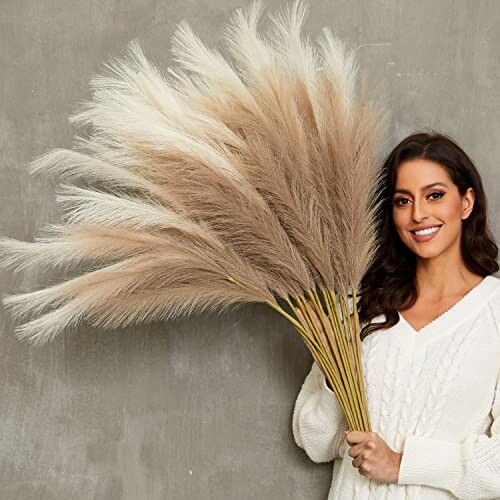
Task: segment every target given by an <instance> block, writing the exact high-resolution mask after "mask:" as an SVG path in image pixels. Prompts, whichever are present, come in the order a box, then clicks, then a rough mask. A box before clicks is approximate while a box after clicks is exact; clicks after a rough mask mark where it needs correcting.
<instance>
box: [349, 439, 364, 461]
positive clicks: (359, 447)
mask: <svg viewBox="0 0 500 500" xmlns="http://www.w3.org/2000/svg"><path fill="white" fill-rule="evenodd" d="M365 442H366V441H363V442H361V443H359V444H355V445H353V446H352V447H351V449H350V450H349V453H348V454H349V456H350V457H352V458H356V457H357V456H358V455H359V454H360V453H362V452H363V451H365V450H366V446H365Z"/></svg>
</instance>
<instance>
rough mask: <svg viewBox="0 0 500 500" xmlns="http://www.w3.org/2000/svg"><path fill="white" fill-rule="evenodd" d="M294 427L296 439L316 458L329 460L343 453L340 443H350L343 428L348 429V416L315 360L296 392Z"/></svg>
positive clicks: (298, 443) (319, 461) (321, 460)
mask: <svg viewBox="0 0 500 500" xmlns="http://www.w3.org/2000/svg"><path fill="white" fill-rule="evenodd" d="M292 428H293V436H294V439H295V442H296V443H297V445H298V446H299V447H300V448H302V449H303V450H305V452H306V453H307V455H308V456H309V458H310V459H311V460H312V461H313V462H316V463H321V462H330V461H331V460H333V459H334V458H337V457H340V456H341V453H342V451H341V450H339V447H340V445H341V444H342V445H345V446H346V447H347V443H346V442H345V439H344V431H345V430H348V425H347V421H346V418H345V416H344V413H343V412H342V408H341V407H340V404H339V402H338V399H337V397H336V396H335V393H334V392H333V391H332V390H331V389H329V388H328V387H327V386H326V380H325V376H324V375H323V373H322V372H321V370H320V368H319V366H318V365H317V363H316V362H313V364H312V367H311V371H310V372H309V374H308V375H307V377H306V379H305V380H304V383H303V384H302V388H301V389H300V392H299V395H298V396H297V400H296V402H295V408H294V411H293V422H292ZM343 449H344V448H343Z"/></svg>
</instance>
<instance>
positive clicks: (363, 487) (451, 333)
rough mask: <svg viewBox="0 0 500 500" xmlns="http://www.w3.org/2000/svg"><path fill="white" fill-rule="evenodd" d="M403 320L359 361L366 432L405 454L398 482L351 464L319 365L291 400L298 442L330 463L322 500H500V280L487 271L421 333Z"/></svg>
mask: <svg viewBox="0 0 500 500" xmlns="http://www.w3.org/2000/svg"><path fill="white" fill-rule="evenodd" d="M399 318H400V320H399V322H398V323H397V324H396V325H394V326H393V327H392V328H390V329H386V330H376V331H375V332H373V333H372V334H371V335H369V336H368V337H367V338H366V339H365V340H364V341H363V343H362V359H361V360H362V364H363V373H364V378H365V386H366V392H367V402H368V409H369V412H370V419H371V423H372V429H373V431H375V432H377V433H379V435H380V436H381V437H382V438H383V439H384V440H385V441H386V442H387V444H388V445H389V446H390V447H391V448H392V449H393V450H395V451H397V452H402V453H403V457H402V461H401V466H400V471H399V477H398V482H397V484H383V483H378V482H377V481H372V480H368V479H367V478H365V477H364V476H362V475H361V474H359V472H358V469H356V468H355V467H353V466H352V460H353V459H352V458H351V457H350V456H349V455H348V451H349V449H350V448H349V446H348V445H347V443H346V441H345V439H344V431H345V430H347V429H348V426H347V421H346V419H345V416H344V414H343V413H342V410H341V408H340V405H339V403H338V400H337V397H336V396H335V394H334V393H333V391H331V390H330V389H329V388H328V386H327V385H326V380H325V377H324V376H323V374H322V372H321V370H320V369H319V367H318V365H317V364H316V363H315V362H314V363H313V364H312V366H311V370H310V372H309V374H308V375H307V376H306V378H305V380H304V383H303V385H302V387H301V389H300V392H299V394H298V396H297V400H296V403H295V407H294V411H293V418H292V428H293V435H294V439H295V442H296V443H297V445H298V446H299V447H300V448H302V449H303V450H304V451H305V452H306V453H307V455H308V456H309V458H310V459H311V460H312V461H314V462H317V463H321V462H331V461H333V473H332V483H331V486H330V492H329V495H328V500H344V499H346V500H347V499H349V500H350V499H362V500H367V499H368V500H369V499H376V500H379V499H384V500H385V499H426V500H434V499H447V498H460V499H471V500H478V499H487V498H489V499H500V279H499V278H497V277H495V276H493V275H489V276H487V277H486V278H484V279H483V281H481V282H480V283H479V284H478V285H476V286H475V287H474V288H473V289H472V290H471V291H469V293H468V294H467V295H465V296H464V297H463V298H462V299H461V300H459V301H458V302H457V303H456V304H455V305H454V306H452V307H451V308H450V309H448V310H447V311H445V312H444V313H443V314H441V315H440V316H439V317H437V318H436V319H434V320H433V321H432V322H430V323H428V324H427V325H426V326H425V327H423V328H421V329H420V330H418V331H416V330H414V329H413V328H412V327H411V326H410V325H409V324H408V323H407V322H406V321H405V319H404V318H403V317H402V316H401V315H399ZM383 320H384V316H383V315H381V316H378V317H377V318H374V319H373V320H372V322H375V323H376V322H381V321H383Z"/></svg>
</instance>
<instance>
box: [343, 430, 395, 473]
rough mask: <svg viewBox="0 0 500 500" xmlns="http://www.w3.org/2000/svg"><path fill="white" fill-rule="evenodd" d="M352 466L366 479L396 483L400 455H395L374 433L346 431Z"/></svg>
mask: <svg viewBox="0 0 500 500" xmlns="http://www.w3.org/2000/svg"><path fill="white" fill-rule="evenodd" d="M346 441H347V444H348V445H349V446H350V447H351V449H350V450H349V452H348V453H349V456H350V457H352V458H353V461H352V465H353V467H356V468H357V469H358V472H359V473H360V474H361V475H362V476H365V477H366V478H367V479H373V480H375V481H378V482H380V483H397V482H398V475H399V466H400V464H401V458H402V457H403V454H402V453H397V452H395V451H393V450H392V449H391V448H389V445H388V444H387V443H386V442H385V441H384V440H383V439H382V438H381V437H380V436H379V435H378V434H377V433H376V432H361V431H351V432H348V431H346Z"/></svg>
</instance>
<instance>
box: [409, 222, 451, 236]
mask: <svg viewBox="0 0 500 500" xmlns="http://www.w3.org/2000/svg"><path fill="white" fill-rule="evenodd" d="M442 225H443V224H435V225H434V226H426V227H420V228H418V229H414V230H412V231H410V233H413V234H416V233H417V231H423V230H424V229H432V228H434V227H441V226H442Z"/></svg>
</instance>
